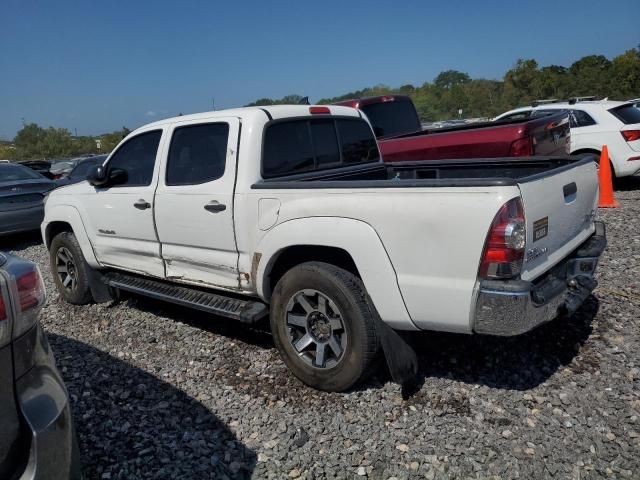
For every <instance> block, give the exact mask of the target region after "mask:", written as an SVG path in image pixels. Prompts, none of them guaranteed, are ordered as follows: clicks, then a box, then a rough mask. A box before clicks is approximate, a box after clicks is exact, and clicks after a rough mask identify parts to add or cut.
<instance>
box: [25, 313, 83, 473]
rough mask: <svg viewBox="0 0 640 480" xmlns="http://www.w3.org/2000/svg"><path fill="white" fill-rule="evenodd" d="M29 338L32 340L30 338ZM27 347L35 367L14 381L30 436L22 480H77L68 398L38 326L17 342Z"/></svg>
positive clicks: (77, 471) (78, 459)
mask: <svg viewBox="0 0 640 480" xmlns="http://www.w3.org/2000/svg"><path fill="white" fill-rule="evenodd" d="M29 337H31V338H29ZM20 341H22V342H24V343H30V344H31V345H32V346H33V350H32V352H33V353H32V354H33V355H34V357H35V359H36V362H35V365H34V366H33V367H32V368H31V369H30V370H29V371H28V372H27V373H25V374H24V375H23V376H22V377H20V378H19V379H18V380H17V381H16V393H17V397H18V404H19V407H20V411H21V413H22V416H23V418H24V421H25V424H26V427H27V428H28V430H29V433H30V441H31V446H30V449H29V459H28V462H27V465H26V468H25V470H24V472H23V473H22V475H21V476H20V478H21V480H27V479H74V478H80V477H81V472H80V457H79V451H78V443H77V441H76V435H75V430H74V426H73V420H72V417H71V407H70V405H69V397H68V394H67V390H66V388H65V386H64V383H63V381H62V378H61V377H60V374H59V372H58V370H57V369H56V366H55V361H54V359H53V356H52V355H51V352H50V349H49V344H48V342H47V339H46V337H45V335H44V332H43V331H42V328H41V327H40V326H39V325H36V326H35V327H34V328H33V329H32V330H31V331H30V332H28V333H26V334H25V335H23V337H21V338H20V339H19V340H18V341H17V342H16V345H15V349H16V350H17V349H18V347H19V345H18V342H20Z"/></svg>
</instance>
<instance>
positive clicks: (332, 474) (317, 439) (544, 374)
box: [0, 179, 640, 479]
mask: <svg viewBox="0 0 640 480" xmlns="http://www.w3.org/2000/svg"><path fill="white" fill-rule="evenodd" d="M617 198H618V200H619V201H620V203H621V208H619V209H615V210H607V211H601V212H600V216H601V217H602V218H604V220H605V221H606V222H607V225H608V234H609V248H608V250H607V252H606V254H605V256H604V258H603V260H602V262H601V264H600V267H599V281H600V286H599V287H598V289H597V290H596V291H595V294H594V295H593V296H592V297H590V298H589V299H588V300H587V302H586V304H585V305H584V306H583V308H582V309H581V310H580V311H579V312H578V313H577V314H576V315H574V316H573V317H571V318H569V319H564V320H559V321H556V322H553V323H551V324H548V325H546V326H543V327H541V328H539V329H537V330H536V331H534V332H531V333H530V334H527V335H523V336H520V337H517V338H510V339H496V338H489V337H479V336H477V337H469V336H463V335H448V334H440V333H424V334H420V335H419V336H414V337H412V343H413V344H414V345H415V348H416V350H417V351H418V355H419V358H420V375H421V378H422V379H423V381H424V383H423V384H422V386H421V388H420V390H419V391H418V392H417V393H415V394H414V395H413V396H411V397H410V398H408V399H406V400H405V399H403V398H402V396H401V394H400V389H399V387H398V386H397V385H395V384H393V383H391V382H390V381H389V376H388V373H386V372H385V371H384V369H380V373H379V374H378V375H377V376H376V377H374V378H373V379H371V381H369V382H368V383H367V384H366V385H364V386H362V387H361V388H359V389H358V390H356V391H353V392H351V393H347V394H326V393H321V392H317V391H313V390H310V389H309V388H306V387H304V386H303V385H301V384H300V383H299V382H297V381H296V380H295V379H294V378H292V376H291V375H290V374H289V373H288V371H287V369H286V368H285V366H284V365H283V363H282V362H281V361H280V359H279V357H278V354H277V352H276V351H275V349H274V346H273V342H272V340H271V338H270V335H269V334H268V333H267V332H266V331H260V330H258V331H255V330H253V331H247V330H246V329H245V328H244V327H242V326H240V325H237V324H233V323H232V322H228V321H225V320H222V319H219V318H216V317H211V316H207V315H204V314H202V313H199V312H194V311H189V310H184V309H180V308H176V307H173V306H170V305H167V304H162V303H158V302H154V301H151V300H147V299H143V298H139V297H138V298H136V297H129V298H128V299H126V300H125V301H123V302H121V303H119V304H115V305H90V306H85V307H73V306H71V305H67V304H65V303H63V302H62V301H61V300H60V299H59V297H58V295H57V293H56V290H55V288H54V286H53V284H52V282H51V274H50V270H49V267H48V256H47V252H46V250H45V248H44V247H43V246H42V245H41V244H40V242H39V239H38V237H37V236H33V237H31V238H27V239H25V238H24V237H22V238H15V237H13V238H9V239H5V240H3V243H2V244H0V248H5V249H10V250H13V251H14V252H16V253H18V254H20V255H22V256H25V257H27V258H30V259H31V260H34V261H36V262H38V263H39V265H40V267H41V269H42V272H43V274H44V276H45V279H46V282H47V290H48V292H49V301H48V305H47V306H46V308H45V310H44V312H43V315H42V322H43V324H44V327H45V329H46V330H47V332H48V334H49V339H50V342H51V344H52V347H53V350H54V352H55V354H56V357H57V361H58V364H59V366H60V369H61V371H62V374H63V376H64V378H65V380H66V382H67V386H68V388H69V392H70V394H71V399H72V405H73V410H74V414H75V419H76V425H77V430H78V434H79V441H80V446H81V450H82V457H83V463H84V471H85V474H86V477H87V478H102V479H109V478H110V479H121V478H122V479H124V478H127V479H129V478H171V479H174V478H217V479H218V478H248V477H253V478H356V477H366V476H368V477H369V478H381V479H382V478H384V479H388V478H392V477H395V478H398V479H408V478H576V479H578V478H599V477H613V478H625V477H626V478H639V477H640V421H639V417H640V389H639V388H638V387H639V386H640V370H639V369H640V348H639V347H640V331H639V329H638V325H639V321H640V320H639V319H640V275H639V274H640V220H639V219H640V179H634V180H631V181H629V182H626V183H625V184H624V185H622V186H621V188H620V189H619V190H618V192H617Z"/></svg>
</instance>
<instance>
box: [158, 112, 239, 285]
mask: <svg viewBox="0 0 640 480" xmlns="http://www.w3.org/2000/svg"><path fill="white" fill-rule="evenodd" d="M239 128H240V122H239V120H238V119H237V118H217V119H215V121H208V122H203V121H202V120H200V121H187V122H181V123H177V124H175V125H173V126H172V127H171V132H170V133H171V140H170V141H169V142H167V147H166V154H165V156H164V158H166V161H165V163H164V165H163V169H162V171H161V179H160V182H159V185H158V190H157V192H156V201H155V203H156V205H155V206H156V209H155V219H156V226H157V229H158V238H159V239H160V246H161V254H162V258H163V260H164V262H165V267H166V275H167V277H168V278H170V279H173V280H178V281H185V282H188V283H196V284H206V285H208V286H216V287H222V288H232V289H236V288H238V250H237V247H236V241H235V235H234V225H233V191H234V183H235V172H236V157H237V146H238V135H239Z"/></svg>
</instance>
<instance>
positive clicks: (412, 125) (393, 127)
mask: <svg viewBox="0 0 640 480" xmlns="http://www.w3.org/2000/svg"><path fill="white" fill-rule="evenodd" d="M360 110H362V111H363V112H364V113H366V114H367V117H369V121H370V122H371V125H372V126H373V131H374V132H375V134H376V137H391V136H394V135H401V134H403V133H412V132H417V131H419V130H420V119H419V118H418V114H417V113H416V109H415V107H414V106H413V103H411V102H410V101H409V100H395V101H392V102H383V103H373V104H371V105H363V106H361V107H360Z"/></svg>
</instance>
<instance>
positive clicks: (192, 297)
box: [102, 272, 269, 323]
mask: <svg viewBox="0 0 640 480" xmlns="http://www.w3.org/2000/svg"><path fill="white" fill-rule="evenodd" d="M102 280H103V281H104V282H105V283H106V284H107V285H108V286H110V287H113V288H118V289H120V290H126V291H127V292H132V293H138V294H140V295H145V296H147V297H151V298H155V299H157V300H163V301H165V302H170V303H175V304H177V305H182V306H184V307H190V308H195V309H197V310H202V311H204V312H209V313H213V314H215V315H220V316H222V317H227V318H232V319H234V320H239V321H241V322H244V323H256V322H257V321H259V320H260V319H262V318H264V317H266V316H267V315H268V314H269V309H268V307H267V306H266V305H265V304H264V303H262V302H259V301H255V300H241V299H238V298H234V297H227V296H224V295H218V294H216V293H211V292H208V291H204V290H199V289H196V288H191V287H187V286H179V285H176V284H174V283H168V282H164V281H162V280H151V279H149V278H144V277H138V276H135V275H129V274H126V273H119V272H109V273H105V274H104V275H103V276H102Z"/></svg>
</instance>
